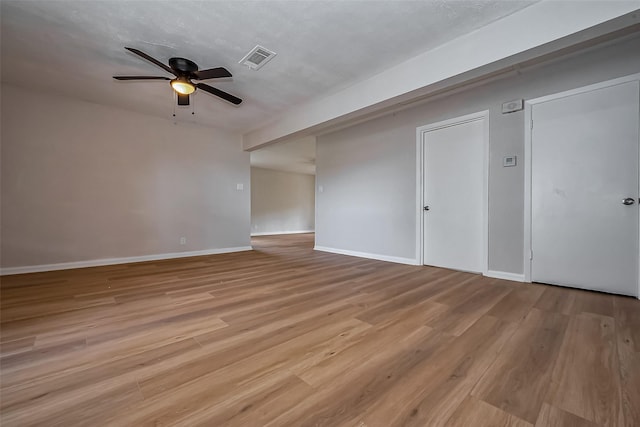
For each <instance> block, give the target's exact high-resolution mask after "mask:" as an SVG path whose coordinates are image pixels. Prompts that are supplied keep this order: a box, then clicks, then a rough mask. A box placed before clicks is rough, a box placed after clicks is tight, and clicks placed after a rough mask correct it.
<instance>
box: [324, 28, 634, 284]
mask: <svg viewBox="0 0 640 427" xmlns="http://www.w3.org/2000/svg"><path fill="white" fill-rule="evenodd" d="M637 52H640V37H638V36H636V37H635V38H632V39H628V40H626V41H624V42H621V43H617V44H615V45H608V46H606V47H602V48H599V49H591V50H590V51H588V52H583V53H581V54H576V55H572V56H571V57H567V58H564V59H561V60H556V61H554V62H553V63H550V64H546V65H543V66H538V67H536V68H533V69H530V70H526V71H525V72H523V73H522V74H520V75H517V76H513V77H508V78H505V79H504V80H500V81H496V82H493V83H489V84H486V85H483V86H480V87H476V88H473V89H469V90H466V91H464V92H460V93H457V94H454V95H451V96H448V97H444V98H441V99H437V100H434V101H432V102H429V103H426V104H422V105H418V106H415V107H413V108H410V109H406V110H403V111H399V112H396V113H394V114H390V115H387V116H384V117H380V118H377V119H375V120H371V121H368V122H365V123H361V124H357V125H354V126H352V127H349V128H345V129H342V130H339V131H337V132H334V133H331V134H327V135H323V136H319V137H318V138H317V158H316V170H317V172H316V190H317V189H318V188H319V187H320V186H322V187H323V189H324V192H322V193H320V192H318V193H317V194H316V196H317V202H316V210H317V215H316V218H317V222H316V245H318V246H322V247H327V248H333V249H338V250H342V251H355V252H361V253H366V254H371V255H375V256H383V257H399V258H402V259H414V260H415V258H416V254H415V242H416V240H415V239H416V229H415V214H416V212H415V209H416V160H415V159H416V127H419V126H423V125H426V124H430V123H435V122H438V121H441V120H446V119H449V118H453V117H458V116H462V115H465V114H470V113H473V112H477V111H482V110H490V119H489V120H490V166H489V269H490V270H494V271H501V272H508V273H515V274H521V273H522V272H523V265H522V259H523V221H524V220H523V218H524V195H523V188H524V171H523V164H524V162H522V161H519V162H518V166H517V167H510V168H503V167H502V158H503V157H504V156H506V155H512V154H515V155H517V156H519V158H520V159H522V155H523V150H524V114H523V112H517V113H512V114H506V115H503V114H501V112H500V108H501V104H502V103H503V102H505V101H509V100H513V99H518V98H524V99H532V98H536V97H539V96H543V95H547V94H551V93H556V92H560V91H564V90H568V89H572V88H576V87H581V86H585V85H588V84H592V83H596V82H599V81H603V80H608V79H612V78H616V77H620V76H624V75H629V74H633V73H637V72H640V55H638V54H637Z"/></svg>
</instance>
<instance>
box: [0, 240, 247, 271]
mask: <svg viewBox="0 0 640 427" xmlns="http://www.w3.org/2000/svg"><path fill="white" fill-rule="evenodd" d="M252 249H253V248H252V247H251V246H239V247H236V248H220V249H205V250H202V251H190V252H173V253H166V254H155V255H143V256H132V257H126V258H103V259H92V260H88V261H76V262H63V263H59V264H42V265H28V266H24V267H8V268H2V269H0V276H6V275H9V274H23V273H39V272H42V271H55V270H69V269H72V268H85V267H98V266H101V265H116V264H128V263H132V262H143V261H158V260H164V259H173V258H186V257H192V256H202V255H217V254H226V253H230V252H242V251H250V250H252Z"/></svg>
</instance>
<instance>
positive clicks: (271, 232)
mask: <svg viewBox="0 0 640 427" xmlns="http://www.w3.org/2000/svg"><path fill="white" fill-rule="evenodd" d="M315 231H316V230H296V231H264V232H261V233H251V236H252V237H253V236H277V235H279V234H303V233H315Z"/></svg>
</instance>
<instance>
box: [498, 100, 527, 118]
mask: <svg viewBox="0 0 640 427" xmlns="http://www.w3.org/2000/svg"><path fill="white" fill-rule="evenodd" d="M523 109H524V99H514V100H513V101H507V102H505V103H504V104H502V114H508V113H514V112H516V111H520V110H523Z"/></svg>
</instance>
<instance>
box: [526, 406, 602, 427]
mask: <svg viewBox="0 0 640 427" xmlns="http://www.w3.org/2000/svg"><path fill="white" fill-rule="evenodd" d="M598 426H599V424H596V423H593V422H591V421H588V420H585V419H584V418H580V417H579V416H577V415H574V414H571V413H569V412H566V411H563V410H562V409H559V408H556V407H555V406H551V405H549V404H548V403H545V404H544V405H542V410H541V411H540V415H539V416H538V421H536V424H535V427H598Z"/></svg>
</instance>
